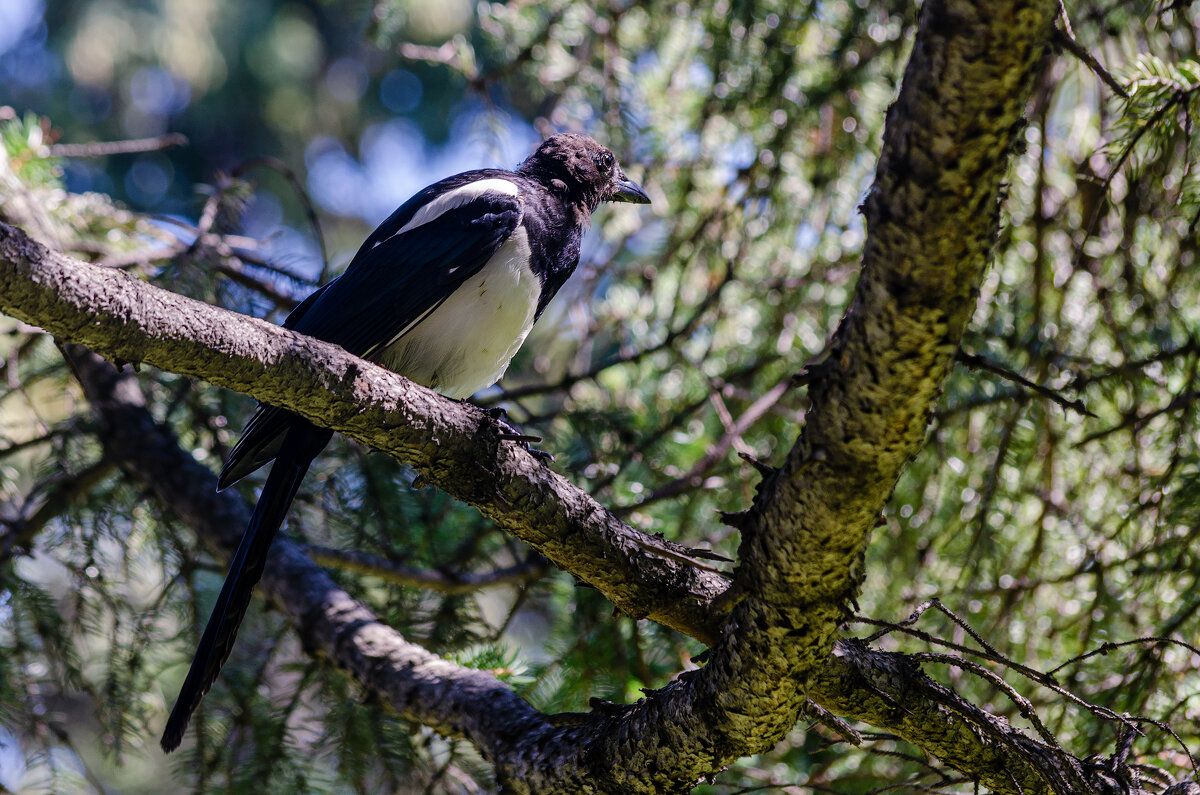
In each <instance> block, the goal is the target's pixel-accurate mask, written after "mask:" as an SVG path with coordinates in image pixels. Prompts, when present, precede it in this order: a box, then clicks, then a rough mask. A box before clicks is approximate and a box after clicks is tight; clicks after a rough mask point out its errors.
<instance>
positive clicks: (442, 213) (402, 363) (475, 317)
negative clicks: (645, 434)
mask: <svg viewBox="0 0 1200 795" xmlns="http://www.w3.org/2000/svg"><path fill="white" fill-rule="evenodd" d="M609 201H611V202H631V203H635V204H649V203H650V198H649V197H648V196H647V195H646V193H645V191H644V190H643V189H642V188H641V186H639V185H638V184H637V183H636V182H634V181H633V180H631V179H629V178H628V177H627V176H626V175H625V172H624V171H623V170H622V169H621V166H620V165H619V164H618V163H617V159H616V157H615V156H614V155H613V153H612V151H611V150H610V149H608V148H607V147H605V146H603V145H601V144H599V143H597V142H596V141H595V140H593V139H592V138H591V137H589V136H586V135H582V134H578V133H559V134H555V135H551V136H550V137H548V138H547V139H546V140H544V141H543V142H542V143H541V144H540V145H539V146H538V147H537V148H536V149H535V150H534V152H533V153H532V154H531V155H530V156H529V157H528V158H526V159H525V160H524V161H523V162H522V163H521V164H520V165H519V166H517V168H516V169H515V170H513V171H507V170H503V169H480V170H475V171H467V172H464V173H462V174H457V175H455V176H452V177H447V178H446V179H443V180H441V181H439V182H435V183H434V184H432V185H430V186H429V187H427V188H425V189H423V190H421V191H419V192H418V193H416V194H415V195H414V196H413V197H412V198H410V199H409V200H408V201H406V202H404V203H403V204H402V205H400V207H399V208H397V209H396V211H395V212H393V213H392V214H391V216H389V217H388V218H387V219H386V220H385V221H384V222H383V223H381V224H380V225H379V227H378V228H377V229H375V231H374V232H372V233H371V234H370V235H369V236H368V237H367V238H366V240H365V241H363V244H362V246H361V247H360V248H359V249H358V252H357V253H356V254H355V255H354V258H353V259H352V260H351V261H350V264H349V265H348V266H347V267H346V269H345V270H344V271H343V272H342V274H341V275H340V276H338V277H337V278H336V279H334V280H332V281H330V282H329V283H328V284H326V285H325V286H323V287H321V288H319V289H318V290H316V291H315V292H313V293H312V294H311V295H309V296H308V297H307V298H306V299H305V300H304V301H303V302H301V303H300V304H299V305H298V306H297V307H296V308H295V309H294V310H293V311H292V312H291V313H290V314H289V315H288V316H287V318H286V319H285V320H284V322H283V326H284V328H288V329H291V330H293V331H297V332H300V333H303V334H307V335H309V336H312V337H316V338H318V339H322V340H325V341H327V342H332V343H335V344H337V345H340V346H341V347H342V348H344V349H345V350H346V351H348V352H349V353H352V354H355V355H357V356H359V357H361V358H363V359H366V360H368V361H371V362H375V363H376V364H379V365H382V366H383V367H386V368H388V369H390V370H393V371H394V372H397V373H400V374H401V375H404V376H406V377H407V378H409V379H411V380H413V381H415V382H417V383H419V384H423V385H425V386H427V387H430V388H431V389H434V390H436V391H437V392H440V393H441V394H443V395H445V396H447V397H451V398H456V399H459V400H465V399H467V398H469V397H471V396H472V395H474V394H475V393H476V392H478V391H479V390H481V389H485V388H487V387H489V386H491V385H493V384H495V383H496V382H497V381H499V380H500V378H501V376H503V375H504V372H505V370H506V369H507V368H508V365H509V362H511V361H512V358H513V356H514V355H515V354H516V353H517V350H518V349H519V348H520V347H521V344H522V343H523V342H524V341H525V337H526V336H527V335H528V334H529V331H530V329H531V328H532V327H533V324H534V322H535V321H536V320H537V319H538V317H540V316H541V314H542V312H543V311H544V310H545V309H546V305H547V304H548V303H549V302H550V299H552V298H553V297H554V295H555V294H556V293H557V292H558V291H559V288H561V287H562V286H563V283H564V282H566V280H567V277H569V276H570V275H571V273H572V272H573V271H574V270H575V268H576V267H577V266H578V264H579V252H580V244H581V241H582V238H583V233H584V230H585V229H586V228H587V226H588V224H589V221H590V218H591V215H592V213H593V212H594V211H595V210H596V208H597V207H598V206H599V205H600V203H601V202H609ZM332 435H333V432H332V431H330V430H328V429H325V428H320V427H317V426H316V425H313V424H312V423H310V422H309V421H308V420H305V419H304V418H302V417H300V416H299V415H297V414H294V413H292V412H290V411H288V410H286V409H283V408H279V407H277V406H272V405H268V404H265V403H259V405H258V408H257V410H256V411H255V413H254V414H253V415H252V416H251V418H250V420H249V421H248V422H247V423H246V426H245V429H244V430H243V432H242V436H241V438H240V439H239V440H238V442H237V444H236V445H235V446H234V448H233V450H232V451H231V452H230V454H229V458H228V459H227V460H226V461H225V464H224V467H223V469H222V470H221V473H220V476H219V477H218V479H217V489H218V491H220V490H224V489H227V488H229V487H230V486H232V485H233V484H235V483H237V482H238V481H239V480H241V479H242V478H244V477H246V476H247V475H249V474H250V473H252V472H254V471H256V470H258V469H259V468H261V467H263V466H265V465H266V464H268V463H270V462H272V461H273V462H274V463H273V464H272V466H271V469H270V472H269V474H268V475H267V479H266V483H265V485H264V486H263V488H262V491H261V493H260V495H259V498H258V502H257V504H256V505H255V508H254V513H253V515H252V516H251V518H250V521H249V523H248V524H247V526H246V530H245V532H244V533H243V535H242V539H241V543H240V544H239V545H238V548H237V551H236V552H235V553H234V556H233V559H232V561H231V562H230V565H229V573H228V574H227V576H226V578H225V583H224V585H223V586H222V588H221V593H220V595H219V596H218V597H217V601H216V604H215V605H214V607H213V611H212V615H211V616H210V618H209V620H208V624H207V626H206V627H205V629H204V634H203V636H202V637H201V639H200V643H199V646H198V647H197V649H196V654H195V656H194V658H193V660H192V665H191V668H190V669H189V671H188V674H187V678H186V679H185V680H184V683H183V687H182V688H181V690H180V693H179V697H178V698H177V699H176V702H175V706H174V709H173V710H172V711H171V715H170V717H169V718H168V720H167V724H166V727H165V729H164V731H163V735H162V742H161V745H162V748H163V751H164V752H166V753H170V752H171V751H173V750H175V749H176V748H178V747H179V745H180V743H181V742H182V740H183V735H184V732H185V731H186V729H187V725H188V722H189V720H190V719H191V716H192V713H193V712H194V711H195V709H196V707H197V706H198V705H199V704H200V700H201V699H202V698H203V697H204V695H205V694H206V693H207V692H208V690H209V689H210V688H211V687H212V685H213V683H214V682H215V681H216V678H217V676H218V674H219V673H220V670H221V667H222V666H223V665H224V664H225V661H226V660H227V659H228V657H229V653H230V651H231V649H232V648H233V643H234V640H235V638H236V636H237V630H238V627H239V626H240V624H241V622H242V618H243V617H244V616H245V614H246V611H247V609H248V608H249V605H250V594H251V591H252V590H253V588H254V585H255V584H256V583H257V582H258V580H259V579H260V578H261V577H262V573H263V568H264V566H265V565H266V558H267V550H268V549H269V548H270V546H271V542H272V541H273V540H274V538H275V535H276V533H277V532H278V530H279V527H280V525H281V524H282V523H283V520H284V517H285V515H286V514H287V511H288V507H289V506H290V505H291V503H292V500H293V498H294V497H295V496H296V491H297V489H298V488H299V486H300V482H301V481H302V480H303V479H304V475H305V473H306V472H307V471H308V468H309V465H310V464H311V463H312V461H313V459H314V458H315V457H316V456H317V455H318V454H319V453H320V452H321V450H322V449H324V447H325V445H326V444H327V443H328V442H329V440H330V438H331V437H332ZM522 438H524V439H527V438H528V437H518V440H520V439H522Z"/></svg>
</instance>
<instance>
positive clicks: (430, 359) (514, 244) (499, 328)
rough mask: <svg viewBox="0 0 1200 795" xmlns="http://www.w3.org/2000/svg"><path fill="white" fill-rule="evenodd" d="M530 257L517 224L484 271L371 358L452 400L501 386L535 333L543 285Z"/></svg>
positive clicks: (522, 232)
mask: <svg viewBox="0 0 1200 795" xmlns="http://www.w3.org/2000/svg"><path fill="white" fill-rule="evenodd" d="M530 256H531V253H530V248H529V238H528V235H527V234H526V232H525V229H524V227H522V226H518V227H517V229H516V231H515V232H513V234H512V235H511V236H510V237H509V238H508V240H506V241H505V242H504V245H502V246H501V247H500V249H499V250H497V251H496V253H495V254H493V255H492V258H491V259H489V260H488V261H487V264H485V265H484V266H483V268H482V269H481V270H480V271H479V273H477V274H475V275H474V276H472V277H470V278H469V279H467V280H466V281H465V282H463V284H462V285H460V286H459V288H458V289H457V290H455V291H454V292H453V293H452V294H451V295H450V296H449V297H448V298H446V300H445V301H443V302H442V303H441V305H440V306H438V307H437V308H436V309H434V310H433V311H432V312H430V313H429V314H428V315H427V316H426V317H425V318H424V319H423V320H421V321H420V322H419V323H417V324H416V325H414V326H413V327H412V329H410V330H409V331H408V332H407V333H405V334H404V335H403V336H401V337H400V338H399V339H397V340H396V341H395V342H393V343H391V344H390V345H389V346H387V347H386V348H385V349H383V350H382V351H380V353H379V354H378V356H377V357H372V358H376V360H377V361H378V362H379V363H380V364H382V365H383V366H384V367H387V368H388V369H390V370H394V371H396V372H398V373H400V374H401V375H404V376H406V377H408V378H411V379H412V380H414V381H416V382H417V383H419V384H424V385H426V386H428V387H431V388H433V389H436V390H437V391H439V392H441V393H442V394H444V395H446V396H447V397H452V398H467V397H470V396H471V395H473V394H475V393H476V392H478V391H479V390H481V389H484V388H486V387H489V386H491V385H492V384H494V383H496V382H497V381H499V380H500V377H501V376H502V375H504V371H505V370H506V369H508V364H509V362H511V361H512V358H513V356H515V355H516V353H517V350H518V349H519V348H520V347H521V343H523V342H524V341H525V337H526V335H528V334H529V330H530V329H531V328H533V321H534V319H535V316H536V311H537V305H538V296H539V295H540V294H541V280H540V279H538V277H537V274H535V273H534V272H533V271H532V270H531V269H530Z"/></svg>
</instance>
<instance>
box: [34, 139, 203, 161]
mask: <svg viewBox="0 0 1200 795" xmlns="http://www.w3.org/2000/svg"><path fill="white" fill-rule="evenodd" d="M187 144H188V139H187V136H186V135H184V134H183V133H167V134H166V135H160V136H158V137H156V138H134V139H132V140H128V141H95V142H93V143H89V144H54V145H53V146H51V147H50V155H51V156H52V157H108V156H109V155H132V154H138V153H139V152H161V151H162V150H163V149H171V148H172V147H176V146H187Z"/></svg>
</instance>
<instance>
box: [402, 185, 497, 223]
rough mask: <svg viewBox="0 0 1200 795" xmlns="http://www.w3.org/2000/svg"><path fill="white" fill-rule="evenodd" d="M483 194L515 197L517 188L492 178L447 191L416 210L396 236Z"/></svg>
mask: <svg viewBox="0 0 1200 795" xmlns="http://www.w3.org/2000/svg"><path fill="white" fill-rule="evenodd" d="M485 193H502V194H504V195H505V196H514V197H515V196H516V195H517V194H518V193H519V191H518V190H517V186H516V185H515V184H513V183H511V182H509V181H508V180H506V179H500V178H499V177H492V178H490V179H481V180H478V181H476V182H468V183H467V184H466V185H463V186H462V187H459V188H455V189H454V190H452V191H447V192H446V193H443V194H442V195H441V196H438V197H437V198H436V199H434V200H433V201H431V202H429V204H426V205H425V206H424V207H422V208H421V209H419V210H417V212H416V213H415V214H413V217H412V218H411V219H410V220H409V222H408V223H407V224H405V225H404V226H403V227H401V228H400V231H399V232H397V233H396V234H397V235H402V234H404V233H405V232H407V231H409V230H410V229H416V228H417V227H418V226H424V225H425V224H427V223H429V222H430V221H433V220H435V219H437V218H438V217H440V216H441V215H444V214H445V213H448V212H449V211H451V210H453V209H454V208H455V207H462V206H463V205H464V204H466V203H468V202H472V201H475V200H476V199H478V198H479V197H480V196H483V195H484V194H485Z"/></svg>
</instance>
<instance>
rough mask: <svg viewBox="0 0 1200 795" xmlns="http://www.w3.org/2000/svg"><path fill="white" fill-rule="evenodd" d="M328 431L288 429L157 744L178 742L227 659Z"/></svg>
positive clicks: (304, 427) (304, 426) (165, 746)
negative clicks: (273, 545) (281, 528)
mask: <svg viewBox="0 0 1200 795" xmlns="http://www.w3.org/2000/svg"><path fill="white" fill-rule="evenodd" d="M329 436H330V433H329V432H328V431H324V430H321V429H318V428H315V427H313V426H312V425H309V424H308V423H307V422H301V423H297V424H296V425H295V426H293V427H292V428H291V429H290V430H289V431H288V433H287V437H286V438H285V439H284V441H283V445H282V446H281V447H280V450H279V455H278V457H277V458H276V459H275V463H274V464H273V465H272V466H271V473H270V474H269V475H268V476H267V483H266V485H265V486H264V487H263V490H262V494H261V495H260V496H259V498H258V505H256V506H255V508H254V515H253V516H252V517H251V518H250V523H249V524H248V525H247V526H246V532H245V533H244V534H243V535H242V541H241V543H240V544H239V545H238V548H237V552H235V553H234V556H233V560H232V562H231V563H230V564H229V574H228V575H227V576H226V577H225V584H224V585H223V586H222V587H221V594H220V596H218V597H217V603H216V605H215V606H214V607H213V611H212V615H211V616H210V617H209V619H208V626H206V627H205V628H204V635H203V637H201V638H200V645H199V647H197V649H196V656H195V657H194V658H192V667H191V670H189V671H188V675H187V679H185V680H184V683H183V688H182V689H181V690H180V691H179V698H178V699H176V701H175V708H174V709H173V710H171V717H170V718H169V719H168V720H167V727H166V729H165V730H164V731H163V736H162V748H163V750H164V751H166V752H167V753H170V752H171V751H174V750H175V749H176V748H178V747H179V744H180V742H182V740H183V733H184V730H186V729H187V725H188V721H189V720H191V717H192V713H193V712H195V710H196V707H198V706H199V705H200V699H202V698H204V694H205V693H207V692H208V690H209V688H210V687H212V685H213V682H214V681H216V678H217V675H218V674H219V673H220V672H221V666H223V665H224V664H225V661H226V660H227V659H229V652H230V651H231V650H232V649H233V642H234V639H235V638H236V637H237V631H238V627H239V626H240V625H241V623H242V618H243V617H245V615H246V609H247V608H248V607H249V606H250V594H251V591H252V590H253V589H254V584H255V583H257V582H258V581H259V579H260V578H261V577H262V573H263V568H264V566H265V565H266V562H267V550H269V549H270V548H271V542H272V541H274V540H275V534H276V533H277V532H278V531H279V526H280V525H281V524H282V523H283V518H284V516H285V515H286V514H287V511H288V507H289V506H290V505H291V504H292V499H293V498H294V497H295V496H296V489H297V488H299V486H300V481H301V480H303V479H304V475H305V473H307V472H308V467H309V465H310V464H311V463H312V460H313V458H314V457H315V456H316V454H317V453H319V452H320V451H321V448H323V447H324V446H325V444H326V442H328V441H329Z"/></svg>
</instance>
